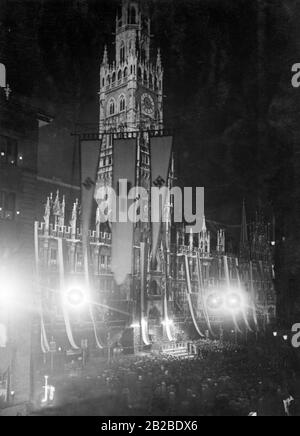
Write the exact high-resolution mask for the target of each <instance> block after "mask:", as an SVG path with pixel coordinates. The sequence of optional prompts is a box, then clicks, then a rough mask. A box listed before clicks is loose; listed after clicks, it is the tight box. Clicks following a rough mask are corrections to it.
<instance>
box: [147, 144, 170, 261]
mask: <svg viewBox="0 0 300 436" xmlns="http://www.w3.org/2000/svg"><path fill="white" fill-rule="evenodd" d="M172 146H173V137H172V136H157V137H153V138H150V153H151V182H152V188H157V189H160V190H161V191H160V192H161V195H160V198H159V197H158V196H152V201H151V224H152V260H153V259H155V256H156V253H157V247H158V244H159V235H160V229H161V223H162V218H163V214H164V208H165V204H166V201H167V190H166V189H164V188H168V178H169V169H170V162H171V156H172ZM155 198H156V199H157V200H156V201H155Z"/></svg>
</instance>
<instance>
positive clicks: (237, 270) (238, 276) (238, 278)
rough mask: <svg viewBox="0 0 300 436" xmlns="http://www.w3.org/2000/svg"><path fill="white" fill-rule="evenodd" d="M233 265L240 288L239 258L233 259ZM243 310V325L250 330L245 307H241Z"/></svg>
mask: <svg viewBox="0 0 300 436" xmlns="http://www.w3.org/2000/svg"><path fill="white" fill-rule="evenodd" d="M235 266H236V273H237V280H238V287H239V289H242V285H241V278H240V265H239V260H238V258H236V259H235ZM242 310H243V318H244V321H245V325H246V328H247V330H248V331H249V332H252V329H251V327H250V324H249V322H248V313H247V310H246V308H245V307H243V308H242Z"/></svg>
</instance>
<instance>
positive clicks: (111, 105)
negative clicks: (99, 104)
mask: <svg viewBox="0 0 300 436" xmlns="http://www.w3.org/2000/svg"><path fill="white" fill-rule="evenodd" d="M115 109H116V104H115V100H114V99H113V98H112V99H111V100H110V101H109V115H114V114H115Z"/></svg>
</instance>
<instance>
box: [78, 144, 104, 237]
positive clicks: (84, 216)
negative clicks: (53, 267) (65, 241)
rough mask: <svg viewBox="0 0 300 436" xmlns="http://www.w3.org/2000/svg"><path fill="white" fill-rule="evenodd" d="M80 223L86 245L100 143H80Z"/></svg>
mask: <svg viewBox="0 0 300 436" xmlns="http://www.w3.org/2000/svg"><path fill="white" fill-rule="evenodd" d="M80 147H81V149H80V152H81V222H82V238H83V243H84V244H87V238H88V234H89V229H90V223H91V217H92V210H93V201H94V192H95V186H96V179H97V171H98V167H99V158H100V149H101V142H100V141H99V140H97V141H81V143H80Z"/></svg>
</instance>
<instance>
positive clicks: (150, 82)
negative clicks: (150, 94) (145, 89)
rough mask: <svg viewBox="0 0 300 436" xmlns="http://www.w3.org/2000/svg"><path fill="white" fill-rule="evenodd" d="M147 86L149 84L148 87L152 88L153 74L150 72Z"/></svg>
mask: <svg viewBox="0 0 300 436" xmlns="http://www.w3.org/2000/svg"><path fill="white" fill-rule="evenodd" d="M149 86H150V88H153V76H152V74H150V76H149Z"/></svg>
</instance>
